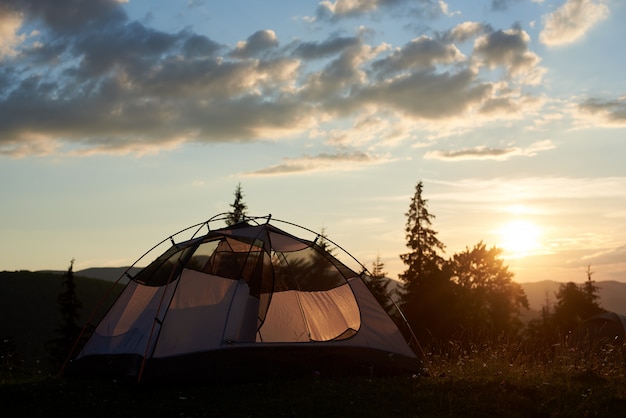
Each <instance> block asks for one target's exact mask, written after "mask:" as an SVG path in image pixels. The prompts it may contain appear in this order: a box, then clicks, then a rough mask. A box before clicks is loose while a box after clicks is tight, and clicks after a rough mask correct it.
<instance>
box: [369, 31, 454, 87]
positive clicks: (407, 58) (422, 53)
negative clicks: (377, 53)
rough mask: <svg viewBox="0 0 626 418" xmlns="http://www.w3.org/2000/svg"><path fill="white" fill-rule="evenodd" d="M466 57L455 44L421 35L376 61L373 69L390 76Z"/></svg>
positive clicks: (431, 67) (450, 62)
mask: <svg viewBox="0 0 626 418" xmlns="http://www.w3.org/2000/svg"><path fill="white" fill-rule="evenodd" d="M464 58H465V56H464V55H463V54H462V53H461V51H459V50H458V48H457V47H456V46H454V45H453V44H449V43H444V42H441V41H439V40H436V39H432V38H429V37H427V36H421V37H419V38H417V39H414V40H412V41H411V42H409V43H408V44H406V45H404V46H403V47H402V48H399V49H397V50H395V51H394V52H393V53H392V54H391V55H389V56H387V57H385V58H383V59H381V60H378V61H376V62H374V63H373V64H372V69H373V70H374V71H375V72H378V73H382V74H384V76H385V77H389V76H392V75H394V74H396V73H398V72H403V71H407V70H412V71H415V70H416V69H418V68H426V69H433V68H434V66H435V65H437V64H453V63H455V62H459V61H462V60H463V59H464Z"/></svg>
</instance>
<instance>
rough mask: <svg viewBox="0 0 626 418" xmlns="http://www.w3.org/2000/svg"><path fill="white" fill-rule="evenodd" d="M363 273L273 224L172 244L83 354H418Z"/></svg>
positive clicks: (126, 292)
mask: <svg viewBox="0 0 626 418" xmlns="http://www.w3.org/2000/svg"><path fill="white" fill-rule="evenodd" d="M268 221H269V218H268ZM364 277H367V276H366V275H364V274H357V273H356V272H355V271H354V270H352V269H350V268H348V267H347V266H346V265H344V264H343V263H341V262H340V261H339V260H338V259H336V258H335V257H334V256H333V255H332V254H330V253H328V252H327V251H326V248H324V247H323V246H320V245H318V244H317V243H316V242H315V240H313V241H311V240H306V239H302V238H297V237H295V236H293V235H291V234H288V233H286V232H284V231H282V230H280V229H278V228H276V227H275V226H273V225H271V224H269V222H266V223H265V224H256V225H255V224H248V223H243V224H239V225H236V226H234V227H227V228H222V229H218V230H215V231H209V233H207V235H206V236H203V237H200V238H193V239H190V240H188V241H185V242H182V243H179V244H175V245H174V246H173V247H172V248H170V249H169V250H168V251H166V252H165V253H164V254H162V255H161V256H160V257H158V258H157V259H156V260H155V261H154V262H153V263H151V264H150V265H148V266H147V267H146V268H145V269H144V270H142V271H141V272H140V273H139V274H138V275H137V276H136V277H135V278H134V279H133V280H131V281H130V282H129V283H128V285H127V286H126V287H125V289H124V290H123V291H122V292H121V294H120V296H119V298H118V299H117V300H116V302H115V303H114V304H113V305H112V307H111V308H110V310H109V311H108V313H107V314H106V315H105V316H104V318H103V319H102V320H101V322H100V323H99V324H98V326H97V327H96V328H95V330H94V332H93V334H92V335H91V337H90V338H89V340H88V341H87V343H86V344H85V346H84V347H83V349H82V351H81V352H80V353H79V355H78V356H77V360H81V359H87V358H89V359H94V358H98V357H103V358H105V357H106V358H111V357H112V356H113V357H114V356H118V355H121V356H136V357H139V358H141V359H143V362H145V361H146V360H148V359H150V360H158V359H170V358H178V357H181V356H187V355H192V354H198V353H210V352H217V351H220V350H230V349H232V348H235V347H237V348H242V347H248V348H254V349H259V348H263V347H276V346H280V347H294V348H297V347H307V346H308V347H320V348H323V347H339V348H355V349H365V350H372V351H373V352H374V351H376V352H382V353H388V354H391V355H398V356H403V357H406V358H408V359H416V356H415V354H414V352H413V350H412V349H411V348H410V347H409V345H408V344H407V341H406V340H405V337H404V336H403V334H402V333H401V331H400V329H399V328H398V326H397V325H396V322H394V320H393V319H392V318H391V317H390V315H389V314H388V313H387V312H386V311H385V309H384V308H383V307H382V306H381V304H380V303H379V302H378V300H377V299H376V298H375V297H374V295H373V293H372V291H371V290H370V289H369V288H368V286H367V284H366V282H365V281H364V280H363V278H364ZM396 319H397V318H396Z"/></svg>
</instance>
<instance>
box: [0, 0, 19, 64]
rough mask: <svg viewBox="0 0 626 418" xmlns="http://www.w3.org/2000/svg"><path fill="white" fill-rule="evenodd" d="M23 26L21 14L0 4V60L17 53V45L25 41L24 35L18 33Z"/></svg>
mask: <svg viewBox="0 0 626 418" xmlns="http://www.w3.org/2000/svg"><path fill="white" fill-rule="evenodd" d="M21 26H22V17H21V16H20V14H19V13H17V12H15V11H13V10H11V9H10V8H7V7H6V6H4V5H2V4H0V62H2V59H3V57H5V56H7V57H8V56H12V55H15V54H16V50H15V47H16V46H17V45H19V44H20V43H21V42H23V41H24V38H25V37H24V35H18V29H19V28H20V27H21Z"/></svg>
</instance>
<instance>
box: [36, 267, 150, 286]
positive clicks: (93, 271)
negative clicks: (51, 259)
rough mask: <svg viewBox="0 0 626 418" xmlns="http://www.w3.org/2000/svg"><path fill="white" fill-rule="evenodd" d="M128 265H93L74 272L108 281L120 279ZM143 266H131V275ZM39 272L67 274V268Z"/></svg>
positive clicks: (81, 275) (76, 274) (129, 271)
mask: <svg viewBox="0 0 626 418" xmlns="http://www.w3.org/2000/svg"><path fill="white" fill-rule="evenodd" d="M127 269H128V267H91V268H88V269H84V270H78V271H75V272H74V275H75V276H80V277H88V278H90V279H98V280H105V281H107V282H114V281H117V279H119V278H120V277H121V276H122V275H123V274H124V272H125V271H126V270H127ZM141 269H142V267H131V268H130V270H128V273H129V274H130V275H131V276H134V275H135V274H137V273H138V272H139V271H140V270H141ZM37 273H49V274H65V273H66V270H40V271H37Z"/></svg>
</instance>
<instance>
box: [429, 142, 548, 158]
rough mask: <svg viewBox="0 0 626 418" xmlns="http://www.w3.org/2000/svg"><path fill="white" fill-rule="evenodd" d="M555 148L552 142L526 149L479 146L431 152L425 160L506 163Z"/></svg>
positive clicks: (536, 143)
mask: <svg viewBox="0 0 626 418" xmlns="http://www.w3.org/2000/svg"><path fill="white" fill-rule="evenodd" d="M553 148H555V146H554V144H553V143H552V141H550V140H545V141H539V142H535V143H533V144H531V145H529V146H528V147H526V148H520V147H509V148H489V147H485V146H479V147H474V148H465V149H462V150H456V151H440V150H437V151H429V152H427V153H426V154H425V155H424V158H427V159H434V160H443V161H466V160H497V161H506V160H508V159H510V158H512V157H533V156H535V155H537V153H538V152H541V151H547V150H550V149H553Z"/></svg>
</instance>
